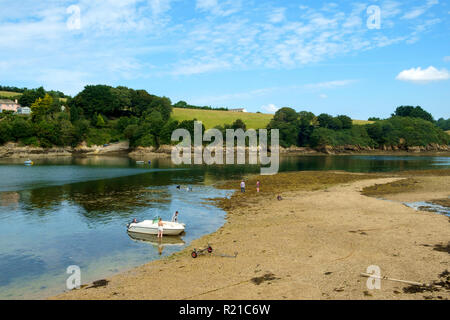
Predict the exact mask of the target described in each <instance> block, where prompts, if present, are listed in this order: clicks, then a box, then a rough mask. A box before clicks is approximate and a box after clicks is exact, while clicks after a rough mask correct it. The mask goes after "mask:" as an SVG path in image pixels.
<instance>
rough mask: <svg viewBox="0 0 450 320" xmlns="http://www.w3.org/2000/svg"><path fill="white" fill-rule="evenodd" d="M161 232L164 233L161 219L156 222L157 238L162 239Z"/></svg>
mask: <svg viewBox="0 0 450 320" xmlns="http://www.w3.org/2000/svg"><path fill="white" fill-rule="evenodd" d="M163 232H164V222H162V218H159V221H158V238H162V237H163Z"/></svg>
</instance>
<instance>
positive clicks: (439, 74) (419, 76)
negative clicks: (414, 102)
mask: <svg viewBox="0 0 450 320" xmlns="http://www.w3.org/2000/svg"><path fill="white" fill-rule="evenodd" d="M396 79H397V80H401V81H410V82H416V83H427V82H432V81H443V80H448V79H450V73H449V72H448V71H447V70H446V69H441V70H438V69H436V68H435V67H433V66H430V67H428V68H427V69H422V68H421V67H418V68H411V69H408V70H404V71H402V72H400V73H399V74H398V75H397V77H396Z"/></svg>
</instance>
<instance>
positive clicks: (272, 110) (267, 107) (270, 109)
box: [262, 103, 280, 113]
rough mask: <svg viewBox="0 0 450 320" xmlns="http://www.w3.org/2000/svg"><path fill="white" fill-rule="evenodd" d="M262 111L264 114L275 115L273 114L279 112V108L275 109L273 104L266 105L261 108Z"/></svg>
mask: <svg viewBox="0 0 450 320" xmlns="http://www.w3.org/2000/svg"><path fill="white" fill-rule="evenodd" d="M262 109H263V110H264V111H266V112H268V113H275V112H277V111H278V110H280V108H279V107H277V106H276V105H274V104H272V103H271V104H268V105H265V106H262Z"/></svg>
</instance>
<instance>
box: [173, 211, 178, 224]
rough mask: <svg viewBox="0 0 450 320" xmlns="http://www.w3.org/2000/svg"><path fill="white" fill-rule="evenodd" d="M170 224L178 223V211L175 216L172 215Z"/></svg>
mask: <svg viewBox="0 0 450 320" xmlns="http://www.w3.org/2000/svg"><path fill="white" fill-rule="evenodd" d="M172 222H177V223H178V211H176V212H175V214H174V215H173V217H172Z"/></svg>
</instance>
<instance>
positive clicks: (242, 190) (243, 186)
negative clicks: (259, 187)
mask: <svg viewBox="0 0 450 320" xmlns="http://www.w3.org/2000/svg"><path fill="white" fill-rule="evenodd" d="M241 192H242V193H244V192H245V182H244V180H242V181H241Z"/></svg>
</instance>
